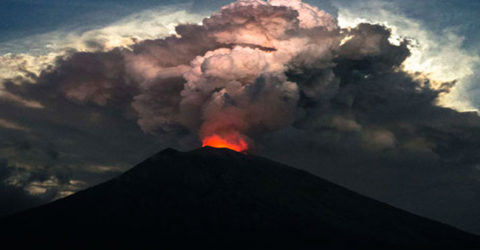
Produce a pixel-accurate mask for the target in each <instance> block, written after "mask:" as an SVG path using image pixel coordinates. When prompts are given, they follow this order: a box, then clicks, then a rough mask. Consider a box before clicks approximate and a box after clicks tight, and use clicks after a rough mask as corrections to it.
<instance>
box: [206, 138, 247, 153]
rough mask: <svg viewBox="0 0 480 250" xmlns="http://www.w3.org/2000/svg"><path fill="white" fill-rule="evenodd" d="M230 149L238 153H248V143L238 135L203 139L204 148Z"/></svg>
mask: <svg viewBox="0 0 480 250" xmlns="http://www.w3.org/2000/svg"><path fill="white" fill-rule="evenodd" d="M206 146H209V147H214V148H228V149H231V150H234V151H237V152H246V151H247V149H248V144H247V142H246V141H245V140H244V139H243V138H242V137H241V136H240V135H238V134H233V135H228V136H219V135H211V136H207V137H205V138H203V140H202V147H206Z"/></svg>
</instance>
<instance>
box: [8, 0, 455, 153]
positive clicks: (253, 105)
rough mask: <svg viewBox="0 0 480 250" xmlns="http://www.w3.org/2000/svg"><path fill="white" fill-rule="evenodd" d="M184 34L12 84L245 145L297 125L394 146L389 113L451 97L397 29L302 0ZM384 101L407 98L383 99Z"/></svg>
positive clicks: (260, 7)
mask: <svg viewBox="0 0 480 250" xmlns="http://www.w3.org/2000/svg"><path fill="white" fill-rule="evenodd" d="M140 28H141V27H140ZM176 31H177V35H174V36H170V37H167V38H165V39H158V40H147V41H142V42H138V43H136V44H134V45H133V46H132V47H131V48H130V49H124V48H117V49H113V50H111V51H108V52H89V53H82V52H76V53H72V54H71V55H70V56H68V57H64V58H59V59H58V62H57V65H56V67H54V68H51V69H49V70H46V71H44V72H42V74H41V75H40V76H39V77H38V79H37V80H36V84H34V85H29V84H27V85H28V86H29V87H28V88H26V89H23V90H16V89H15V87H14V86H13V85H10V89H9V91H11V92H13V93H15V94H17V95H21V96H24V97H25V98H29V99H39V98H37V96H40V95H43V97H44V96H54V95H57V97H56V98H59V96H61V97H66V98H67V99H69V100H71V101H74V102H79V103H93V104H96V105H99V106H104V107H114V108H115V109H118V108H119V107H120V108H123V109H125V110H127V112H125V113H126V114H127V117H134V118H135V119H137V120H138V124H139V126H140V127H141V128H142V130H144V131H145V132H148V133H152V134H156V135H173V136H172V137H174V138H175V139H174V140H176V141H178V140H179V139H178V138H182V137H183V138H186V137H190V135H195V136H196V137H197V138H199V139H200V140H201V141H202V144H203V145H204V146H215V147H229V148H231V149H234V150H237V151H246V150H248V149H252V148H253V147H254V146H255V145H254V141H256V140H257V139H258V138H260V137H261V136H262V135H263V134H265V133H266V132H272V131H276V130H278V129H281V128H285V127H288V126H295V127H296V128H300V129H307V130H314V131H321V130H324V129H327V130H328V129H329V130H332V129H334V130H336V131H340V132H346V133H350V132H352V131H353V132H358V133H360V134H361V135H360V140H364V141H366V144H365V145H367V146H368V147H370V146H372V148H385V147H389V146H391V145H393V144H394V143H395V142H396V140H395V135H394V133H392V132H391V130H390V128H386V127H385V124H387V125H390V124H395V122H384V121H382V120H381V119H378V117H377V116H376V115H377V114H379V113H378V112H380V113H381V110H377V109H378V108H379V107H382V105H383V106H385V107H388V108H385V110H387V109H392V110H395V109H398V108H399V107H400V106H398V105H404V106H402V108H405V107H406V106H408V105H406V106H405V104H406V102H404V101H403V100H400V99H401V98H406V97H409V101H408V103H410V104H412V105H413V104H414V103H416V104H419V103H424V104H426V105H430V106H429V107H431V103H433V102H434V100H435V98H436V97H437V96H438V95H439V94H440V93H441V91H433V90H431V89H430V88H429V82H428V80H425V79H423V78H422V77H421V75H419V76H417V77H416V78H418V79H420V80H415V81H414V80H413V78H412V77H411V76H409V75H407V74H406V73H404V72H403V71H402V70H401V64H402V62H403V61H404V60H405V58H407V57H408V55H409V50H408V48H407V44H406V43H405V42H404V43H401V44H400V45H393V44H391V43H390V42H389V41H388V39H389V37H390V31H389V30H388V29H386V28H385V27H383V26H378V25H371V24H360V25H359V26H357V27H356V28H353V29H341V28H339V27H338V26H337V24H336V20H335V19H334V18H333V17H332V16H330V15H329V14H327V13H325V12H324V11H321V10H319V9H317V8H315V7H312V6H310V5H308V4H305V3H303V2H301V1H286V0H272V1H269V2H265V1H259V0H243V1H238V2H234V3H232V4H230V5H227V6H225V7H223V8H222V9H221V10H220V11H219V12H217V13H214V14H213V15H212V16H211V17H209V18H206V19H204V20H203V23H202V24H201V25H198V24H182V25H178V26H177V27H176ZM422 79H423V80H422ZM445 86H447V85H445ZM442 91H444V90H442ZM42 93H44V94H42ZM382 98H393V99H392V100H396V99H395V98H397V99H399V100H397V101H398V102H390V103H388V102H387V101H385V102H383V104H382V105H375V103H373V102H374V101H378V100H380V99H382ZM40 99H41V98H40ZM417 99H418V100H417ZM39 101H41V100H39ZM415 101H416V102H415ZM419 105H423V104H419ZM375 111H378V112H377V114H375ZM368 112H370V113H368ZM379 115H381V116H383V114H379ZM383 117H385V116H383ZM399 119H400V118H399ZM188 141H190V142H191V141H192V140H191V139H188ZM197 143H198V141H197Z"/></svg>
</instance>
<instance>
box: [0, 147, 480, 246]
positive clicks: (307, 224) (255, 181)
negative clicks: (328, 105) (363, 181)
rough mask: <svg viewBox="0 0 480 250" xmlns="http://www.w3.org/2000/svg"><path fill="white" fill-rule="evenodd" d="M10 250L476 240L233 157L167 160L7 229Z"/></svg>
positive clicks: (255, 160)
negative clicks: (19, 249) (22, 249)
mask: <svg viewBox="0 0 480 250" xmlns="http://www.w3.org/2000/svg"><path fill="white" fill-rule="evenodd" d="M0 227H1V229H0V230H1V236H0V237H1V238H2V239H1V240H2V242H9V243H15V244H17V245H18V244H20V245H24V246H26V247H28V246H32V247H35V248H38V246H47V245H48V246H50V247H53V248H63V249H65V247H67V248H68V249H72V248H78V249H84V248H86V247H91V246H97V247H102V248H115V249H118V248H131V249H144V248H166V249H170V248H171V247H172V246H174V247H175V248H183V247H190V246H210V247H211V248H221V249H232V248H242V249H252V248H262V249H264V248H277V249H278V248H285V247H291V248H293V249H319V247H320V248H323V249H359V248H362V249H364V248H365V247H368V248H369V249H406V248H407V247H408V249H413V248H419V249H420V248H422V249H429V248H430V247H436V249H438V248H445V249H449V248H450V249H453V248H454V249H461V248H464V249H466V248H468V247H472V248H473V247H474V246H480V244H479V242H480V241H479V240H478V238H477V237H476V236H473V235H470V234H467V233H464V232H461V231H459V230H456V229H454V228H452V227H449V226H447V225H444V224H441V223H438V222H434V221H431V220H428V219H425V218H421V217H419V216H415V215H412V214H410V213H407V212H404V211H401V210H399V209H396V208H393V207H391V206H388V205H386V204H383V203H380V202H377V201H374V200H372V199H369V198H366V197H363V196H361V195H358V194H356V193H354V192H351V191H349V190H347V189H345V188H342V187H340V186H337V185H335V184H332V183H330V182H327V181H325V180H323V179H321V178H318V177H315V176H313V175H311V174H309V173H306V172H304V171H300V170H297V169H294V168H290V167H287V166H284V165H282V164H279V163H275V162H273V161H270V160H267V159H265V158H261V157H256V156H251V155H244V154H240V153H236V152H234V151H230V150H227V149H214V148H202V149H198V150H194V151H191V152H179V151H176V150H173V149H167V150H164V151H162V152H160V153H158V154H156V155H154V156H153V157H151V158H149V159H147V160H146V161H144V162H142V163H140V164H138V165H137V166H136V167H134V168H132V169H131V170H129V171H127V172H126V173H124V174H123V175H121V176H119V177H117V178H115V179H112V180H110V181H108V182H105V183H103V184H100V185H98V186H95V187H92V188H89V189H87V190H84V191H81V192H79V193H77V194H75V195H72V196H70V197H67V198H65V199H61V200H58V201H55V202H53V203H50V204H47V205H45V206H41V207H38V208H35V209H31V210H28V211H26V212H23V213H19V214H16V215H14V216H11V217H8V218H6V219H4V220H2V221H1V222H0Z"/></svg>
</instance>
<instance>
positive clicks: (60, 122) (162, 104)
mask: <svg viewBox="0 0 480 250" xmlns="http://www.w3.org/2000/svg"><path fill="white" fill-rule="evenodd" d="M229 3H230V1H212V0H198V1H194V2H190V1H153V0H143V1H135V2H132V1H126V0H121V1H93V0H83V1H79V0H70V1H60V0H55V1H52V0H48V1H47V0H7V1H2V3H0V181H1V183H0V216H1V215H5V214H8V213H11V212H14V211H18V210H21V209H25V208H28V207H31V206H34V205H38V204H41V203H44V202H47V201H51V200H53V199H56V198H60V197H64V196H66V195H69V194H72V193H74V192H76V191H78V190H80V189H83V188H86V187H88V186H91V185H94V184H97V183H99V182H101V181H104V180H106V179H108V178H111V177H113V176H116V175H118V174H119V173H121V172H123V171H125V170H127V169H128V168H129V167H131V166H132V165H133V164H135V163H138V162H139V161H141V160H143V159H144V158H146V157H148V156H149V155H151V154H153V153H155V152H157V151H160V150H161V149H163V148H164V147H175V148H178V149H181V150H190V149H193V148H196V147H199V146H201V145H202V140H204V141H205V138H209V137H210V136H212V135H219V136H221V137H224V138H227V139H229V140H233V141H235V140H242V141H245V143H248V146H249V148H250V149H251V150H252V152H255V153H256V154H260V155H264V156H267V157H269V158H272V159H274V160H277V161H280V162H284V163H287V164H290V165H292V166H295V167H298V168H302V169H305V170H307V171H309V172H312V173H314V174H316V175H319V176H321V177H324V178H326V179H328V180H331V181H333V182H335V183H338V184H341V185H343V186H346V187H348V188H351V189H353V190H355V191H357V192H359V193H362V194H365V195H368V196H370V197H373V198H376V199H379V200H382V201H385V202H388V203H390V204H392V205H394V206H397V207H399V208H403V209H406V210H408V211H411V212H414V213H417V214H420V215H423V216H427V217H430V218H434V219H437V220H440V221H443V222H447V223H449V224H452V225H454V226H457V227H459V228H462V229H465V230H469V231H472V232H476V233H480V219H479V218H480V199H479V198H480V154H479V153H480V143H479V141H480V117H479V115H478V112H477V110H478V109H479V108H480V99H478V98H477V96H478V92H479V91H480V85H479V84H478V82H479V77H478V74H477V72H479V70H480V53H479V49H480V44H479V42H478V41H479V38H480V31H479V29H480V28H479V26H478V25H477V24H476V23H475V22H476V20H477V19H478V18H477V17H478V15H479V14H480V13H478V12H480V3H477V2H475V1H467V0H457V1H441V0H429V1H413V0H406V1H405V0H404V1H393V0H391V1H386V0H384V1H380V0H379V1H361V0H355V1H347V0H311V1H305V3H308V4H302V3H300V2H296V1H284V0H273V1H271V2H270V3H268V4H267V3H266V2H263V1H255V0H252V1H240V2H237V3H235V4H231V5H229V6H228V7H225V8H224V9H223V10H222V11H219V9H220V7H221V6H223V5H227V4H229ZM312 6H316V7H318V8H319V9H316V8H315V7H312ZM322 10H323V11H322ZM213 13H215V14H213ZM212 14H213V15H212ZM210 16H211V17H210ZM208 17H209V18H208ZM204 18H206V19H204ZM202 20H203V21H202ZM177 25H178V26H177Z"/></svg>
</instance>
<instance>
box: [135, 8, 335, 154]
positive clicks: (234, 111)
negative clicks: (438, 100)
mask: <svg viewBox="0 0 480 250" xmlns="http://www.w3.org/2000/svg"><path fill="white" fill-rule="evenodd" d="M189 29H192V30H189V32H190V34H186V33H182V31H181V30H180V32H179V33H180V35H181V36H182V37H181V38H179V39H178V44H179V46H182V45H183V44H182V43H187V45H188V46H197V47H198V48H200V47H201V46H206V47H208V46H211V47H210V48H204V49H203V50H199V52H201V53H199V54H198V55H196V56H195V58H193V60H191V61H190V62H189V64H188V65H184V64H178V63H175V65H171V67H163V68H158V69H157V70H156V71H155V72H153V73H151V72H148V73H149V74H152V75H154V77H155V78H158V77H161V76H162V75H164V74H171V72H174V73H176V74H178V75H177V76H180V74H181V76H182V77H183V79H185V81H186V82H185V83H182V84H183V88H178V90H180V89H181V91H180V93H179V95H177V94H175V95H176V96H177V97H176V98H175V99H176V100H174V102H173V103H169V105H167V106H168V107H167V108H168V109H169V110H168V111H167V112H158V111H157V110H154V109H155V108H156V107H155V106H152V105H148V104H145V102H150V101H151V98H156V97H155V96H151V95H152V93H151V92H150V93H145V94H141V95H139V96H137V97H136V98H135V101H134V103H133V105H134V107H135V109H136V110H137V112H138V113H139V114H140V117H141V118H140V125H141V126H142V128H144V129H145V130H147V131H151V130H152V129H157V128H158V127H165V126H166V125H172V124H179V125H181V126H184V127H186V128H188V129H189V130H191V131H198V134H199V136H200V138H201V139H202V141H203V145H204V146H221V147H228V148H231V149H234V150H237V151H245V150H247V149H248V145H251V144H252V143H253V142H252V140H251V139H250V138H249V137H248V134H249V133H250V132H259V131H262V130H272V129H276V128H279V127H282V126H285V125H286V124H290V123H292V122H293V120H294V119H295V116H296V108H297V104H298V101H299V95H300V90H299V86H298V84H297V83H295V82H292V81H290V80H288V77H287V76H286V74H285V72H286V71H287V70H289V67H294V66H293V65H289V63H292V62H293V59H294V58H298V57H302V55H308V57H310V58H306V57H304V58H302V59H297V60H296V61H297V62H296V63H297V64H302V63H315V62H314V61H316V60H317V59H320V60H325V61H329V60H331V58H332V55H331V54H332V52H331V50H333V49H335V47H336V46H338V45H339V43H340V41H341V38H340V36H339V29H338V27H337V25H336V22H335V19H334V18H332V17H331V16H330V15H328V14H327V13H325V12H323V11H321V10H318V9H317V8H315V7H312V6H310V5H307V4H304V3H302V2H300V1H270V2H268V3H267V2H264V1H239V2H235V3H232V4H230V5H228V6H225V7H223V8H222V10H221V11H220V12H218V13H215V14H213V15H212V16H211V17H210V18H206V19H205V20H204V21H203V25H202V26H190V27H189ZM192 32H198V33H200V34H201V38H202V39H204V40H210V41H191V42H193V43H194V44H191V43H188V42H186V41H187V40H189V36H191V35H192V34H191V33H192ZM197 42H198V44H197ZM204 43H205V44H204ZM212 44H215V45H214V46H212ZM175 47H176V46H175ZM180 49H182V48H180ZM173 56H176V55H173ZM156 60H164V58H163V57H160V58H156ZM302 60H311V61H312V62H306V61H302ZM130 65H131V66H132V68H133V69H134V71H135V72H136V73H139V74H141V77H142V78H146V80H147V81H148V80H151V79H152V77H151V76H148V75H146V74H145V71H144V70H145V69H144V66H145V59H144V58H143V57H140V56H138V55H132V56H131V57H130ZM139 65H140V66H139ZM325 67H327V68H328V63H326V65H325ZM167 72H168V73H167ZM142 73H143V74H142ZM326 74H328V73H326ZM322 80H324V81H325V82H324V83H320V84H323V85H328V84H329V83H328V81H329V80H331V79H329V78H328V77H326V79H322ZM157 84H163V85H167V83H157ZM149 88H158V87H157V86H149ZM160 88H162V87H160ZM146 91H150V90H148V89H147V90H146ZM147 96H148V97H147ZM145 98H146V99H145ZM167 98H169V97H167ZM154 102H157V101H154ZM172 105H173V107H175V108H173V107H172ZM165 108H166V107H162V108H161V109H165ZM170 109H175V111H174V110H170ZM172 111H173V112H172ZM152 114H153V115H152ZM152 118H153V120H152Z"/></svg>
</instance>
